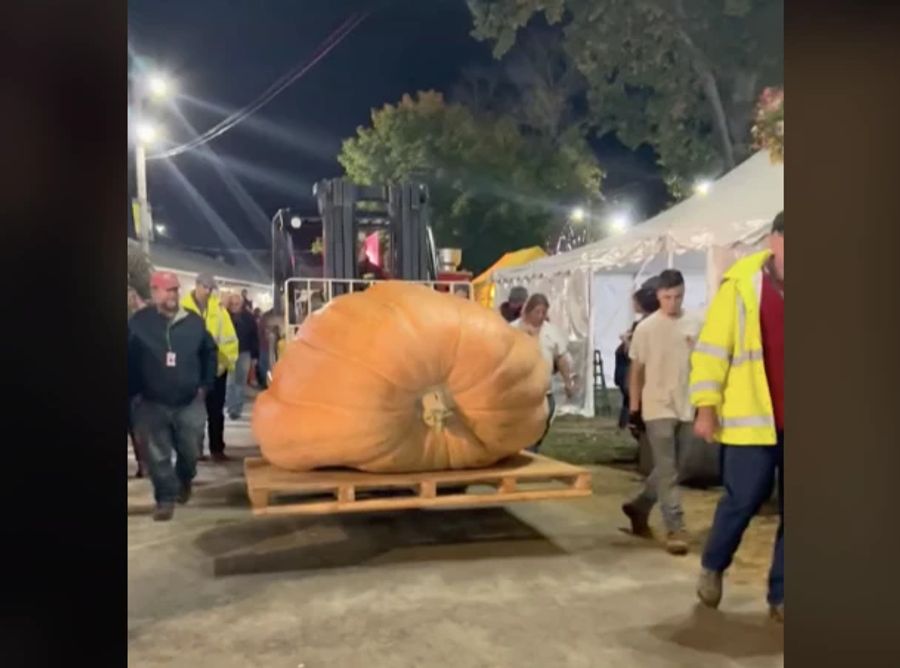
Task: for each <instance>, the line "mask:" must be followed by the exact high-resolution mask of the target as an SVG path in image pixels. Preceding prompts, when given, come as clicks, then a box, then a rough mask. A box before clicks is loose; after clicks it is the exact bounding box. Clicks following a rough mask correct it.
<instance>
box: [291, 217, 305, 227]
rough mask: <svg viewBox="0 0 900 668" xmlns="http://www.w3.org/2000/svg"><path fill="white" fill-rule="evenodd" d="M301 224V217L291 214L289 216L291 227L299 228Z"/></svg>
mask: <svg viewBox="0 0 900 668" xmlns="http://www.w3.org/2000/svg"><path fill="white" fill-rule="evenodd" d="M302 225H303V219H302V218H300V216H293V217H292V218H291V227H293V228H294V229H295V230H299V229H300V227H301V226H302Z"/></svg>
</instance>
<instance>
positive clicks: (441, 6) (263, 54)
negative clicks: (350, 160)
mask: <svg viewBox="0 0 900 668" xmlns="http://www.w3.org/2000/svg"><path fill="white" fill-rule="evenodd" d="M128 9H129V18H128V28H129V47H130V49H131V50H132V52H133V53H136V54H137V55H139V56H140V57H141V58H144V59H146V60H147V61H148V62H152V63H154V64H156V65H158V66H160V67H161V68H162V69H163V70H164V71H166V72H168V73H170V74H171V75H172V77H173V78H174V79H176V80H177V82H178V89H179V92H180V93H181V96H180V97H179V99H178V101H177V106H178V112H180V113H181V114H182V115H183V116H184V118H185V119H186V120H187V121H188V122H189V123H190V125H191V126H193V128H195V130H196V131H197V132H203V131H204V130H206V129H207V128H209V127H210V126H212V125H214V124H215V123H216V122H218V121H220V120H222V119H223V118H224V117H225V116H226V115H227V114H229V113H231V112H233V111H235V110H236V109H238V108H240V107H242V106H244V105H246V104H248V103H249V102H251V101H252V100H254V99H255V98H256V97H257V96H258V95H259V94H260V93H261V92H262V91H263V90H265V89H266V88H267V87H268V86H269V85H270V84H271V83H272V82H273V81H275V80H276V79H277V78H278V77H280V76H282V75H283V74H285V73H286V72H288V71H289V70H291V69H292V68H293V67H295V66H297V65H298V64H300V63H303V62H305V61H307V60H308V59H309V58H310V57H311V56H312V54H313V52H314V51H315V50H316V48H317V46H318V45H319V44H320V43H321V42H322V41H323V40H324V39H325V37H326V36H327V35H328V34H329V33H331V32H332V31H333V30H335V29H336V28H337V27H338V26H339V25H340V24H341V23H343V22H344V21H345V20H346V19H347V18H348V17H349V16H350V15H351V14H353V13H354V12H356V11H366V10H371V14H370V16H369V17H368V18H367V19H366V20H365V21H364V22H363V23H362V24H361V25H360V26H359V27H358V28H356V30H355V31H354V32H353V33H352V34H350V35H349V36H348V37H347V38H346V39H345V40H344V41H343V42H342V43H341V44H340V45H339V46H338V47H337V48H336V49H334V50H333V51H332V52H331V53H330V54H329V55H328V56H326V57H325V59H324V60H322V61H321V62H320V63H319V64H318V65H316V66H315V67H314V68H313V69H312V70H311V71H310V72H309V73H308V74H306V75H305V76H304V77H303V78H301V79H300V80H299V81H297V82H296V83H295V84H293V85H292V86H291V87H290V88H288V89H287V90H286V91H284V92H283V93H281V94H280V95H279V96H278V97H277V98H276V99H275V100H273V101H272V102H271V103H270V104H269V105H267V106H266V107H264V108H263V109H262V110H260V111H259V112H257V113H256V114H254V115H253V116H252V117H250V119H249V120H247V121H245V122H243V123H242V124H240V125H238V126H237V127H236V128H234V129H233V130H231V131H229V132H228V133H226V134H225V135H223V136H222V137H220V138H218V139H215V140H213V141H212V142H210V143H209V144H207V146H208V147H209V148H211V149H212V150H213V151H214V152H215V154H216V155H218V156H219V157H220V158H222V159H223V160H224V161H225V164H226V165H228V166H229V172H230V174H231V175H232V176H233V177H235V178H236V179H237V181H238V182H239V183H240V185H241V186H242V187H243V189H244V190H245V191H246V193H247V195H248V196H249V198H243V202H242V201H241V198H240V197H238V196H235V195H234V194H233V192H234V191H235V189H234V187H233V183H232V185H231V186H229V185H228V184H227V183H226V180H225V179H223V178H222V177H221V176H220V175H219V174H218V173H217V171H216V170H215V169H214V168H213V165H212V162H211V160H210V156H209V153H207V152H202V151H192V152H188V153H185V154H182V155H180V156H177V157H175V158H172V159H170V160H169V161H165V160H163V161H151V162H150V163H149V166H148V186H149V197H150V201H151V204H152V206H153V212H154V219H155V222H157V223H160V222H162V223H165V224H166V227H167V230H168V233H169V234H170V235H171V237H172V238H173V239H175V240H177V241H178V242H180V243H183V244H186V245H188V246H191V247H204V248H224V249H230V248H234V247H235V245H236V244H237V245H238V246H243V247H245V248H247V249H264V248H266V247H268V246H269V243H270V239H269V231H268V220H269V219H270V218H271V216H272V215H273V214H274V213H275V211H276V210H278V209H279V208H281V207H284V206H294V207H296V206H301V207H303V206H306V207H309V208H310V212H312V211H314V203H313V200H312V198H311V187H312V184H313V183H314V182H315V181H317V180H319V179H322V178H328V177H334V176H340V175H341V172H342V170H341V167H340V165H339V164H338V163H337V159H336V156H337V154H338V152H339V149H340V144H341V141H342V139H344V138H346V137H350V136H352V135H353V134H354V133H355V131H356V128H357V127H358V126H359V125H365V124H367V123H368V122H369V119H370V114H371V109H372V108H375V107H380V106H382V105H384V104H385V103H392V102H396V101H397V100H399V99H400V97H401V96H402V95H403V94H404V93H412V92H415V91H417V90H426V89H432V88H433V89H437V90H440V91H442V92H445V93H448V92H449V91H450V89H451V87H452V86H453V84H454V83H455V82H456V81H457V80H458V78H459V75H460V72H461V70H462V69H463V68H464V67H466V66H468V65H472V64H479V63H481V64H488V63H490V61H491V59H492V57H491V54H490V47H489V46H488V45H487V44H485V43H480V42H477V41H476V40H475V39H474V38H472V37H471V36H470V34H469V33H470V31H471V29H472V19H471V16H470V13H469V10H468V8H467V7H466V3H465V0H428V1H427V2H426V1H424V0H383V1H381V2H377V1H372V0H369V1H368V2H367V1H365V0H356V1H351V0H129V3H128ZM157 116H158V117H159V118H160V119H161V121H162V122H163V123H164V124H165V126H166V129H167V136H166V139H167V141H168V142H170V143H180V142H182V141H185V140H187V139H190V138H191V137H192V136H193V133H192V132H191V131H190V130H189V129H188V128H187V127H185V126H184V125H183V123H182V122H181V121H180V120H179V118H178V115H177V112H175V111H173V110H172V109H163V110H161V111H160V112H158V113H157ZM593 145H594V147H595V149H596V150H597V153H598V157H599V159H600V161H601V165H602V166H603V167H604V168H605V169H606V170H607V173H608V178H607V180H606V185H605V190H606V191H607V192H610V191H615V190H619V189H621V188H622V187H623V186H626V189H627V190H630V191H637V193H638V195H639V196H640V198H641V199H642V200H643V201H642V205H643V206H642V208H644V210H645V211H644V213H645V214H647V215H649V214H651V213H653V212H655V210H658V209H659V208H660V207H661V206H662V204H663V202H664V197H665V193H664V187H663V186H662V185H661V183H660V182H659V179H658V177H657V175H656V173H655V170H654V168H653V156H652V152H650V151H649V150H645V151H640V152H638V153H637V154H634V153H631V152H629V151H626V150H624V149H623V148H622V147H621V145H619V144H618V142H617V141H616V140H615V138H614V137H609V136H607V137H605V138H603V139H601V140H597V141H594V142H593ZM167 162H168V163H169V164H166V163H167ZM173 168H174V169H173ZM176 170H177V171H176ZM179 174H180V176H179ZM186 182H187V183H189V184H190V186H187V185H186ZM192 189H194V192H193V193H192V192H191V190H192ZM198 195H199V197H201V198H202V199H203V200H205V202H206V204H208V207H204V206H202V205H199V206H198V205H197V203H196V201H197V197H198ZM250 202H252V204H251V203H250ZM211 211H214V213H211ZM217 216H218V222H217V220H216V218H217ZM223 224H224V225H225V226H227V228H228V229H230V230H231V232H233V234H234V236H231V235H230V234H228V233H227V232H223V231H222V225H223Z"/></svg>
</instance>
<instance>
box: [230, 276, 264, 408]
mask: <svg viewBox="0 0 900 668" xmlns="http://www.w3.org/2000/svg"><path fill="white" fill-rule="evenodd" d="M245 292H246V290H245ZM226 307H227V308H228V314H229V315H230V316H231V322H232V324H234V332H235V334H237V338H238V351H239V354H238V361H237V366H236V368H235V371H234V373H233V374H231V375H229V376H228V384H227V386H226V388H225V411H226V412H227V413H228V417H230V418H231V419H232V420H238V419H240V417H241V413H243V412H244V395H245V390H246V387H247V379H248V378H249V377H250V370H251V369H253V368H254V367H255V366H256V364H257V363H258V361H259V331H258V326H257V324H256V318H254V317H253V313H252V312H251V311H250V310H249V309H248V308H246V301H245V300H244V299H243V298H242V297H240V296H238V295H231V297H229V299H228V303H227V304H226Z"/></svg>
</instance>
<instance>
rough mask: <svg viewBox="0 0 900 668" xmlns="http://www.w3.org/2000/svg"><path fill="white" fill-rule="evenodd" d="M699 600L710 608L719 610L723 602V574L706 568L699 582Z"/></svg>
mask: <svg viewBox="0 0 900 668" xmlns="http://www.w3.org/2000/svg"><path fill="white" fill-rule="evenodd" d="M697 598H699V599H700V602H701V603H703V605H705V606H706V607H708V608H713V609H715V608H718V607H719V603H720V602H721V600H722V574H721V573H717V572H716V571H711V570H709V569H708V568H704V569H703V570H702V571H700V580H699V581H698V582H697Z"/></svg>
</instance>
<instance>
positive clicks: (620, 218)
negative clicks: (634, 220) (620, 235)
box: [609, 213, 631, 232]
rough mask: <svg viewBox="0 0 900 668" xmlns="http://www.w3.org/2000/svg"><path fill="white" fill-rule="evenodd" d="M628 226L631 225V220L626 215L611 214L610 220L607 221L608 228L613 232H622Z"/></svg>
mask: <svg viewBox="0 0 900 668" xmlns="http://www.w3.org/2000/svg"><path fill="white" fill-rule="evenodd" d="M629 225H631V220H630V219H629V218H628V214H626V213H616V214H613V216H612V218H610V219H609V226H610V227H611V228H612V230H613V232H624V231H625V230H627V229H628V226H629Z"/></svg>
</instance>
